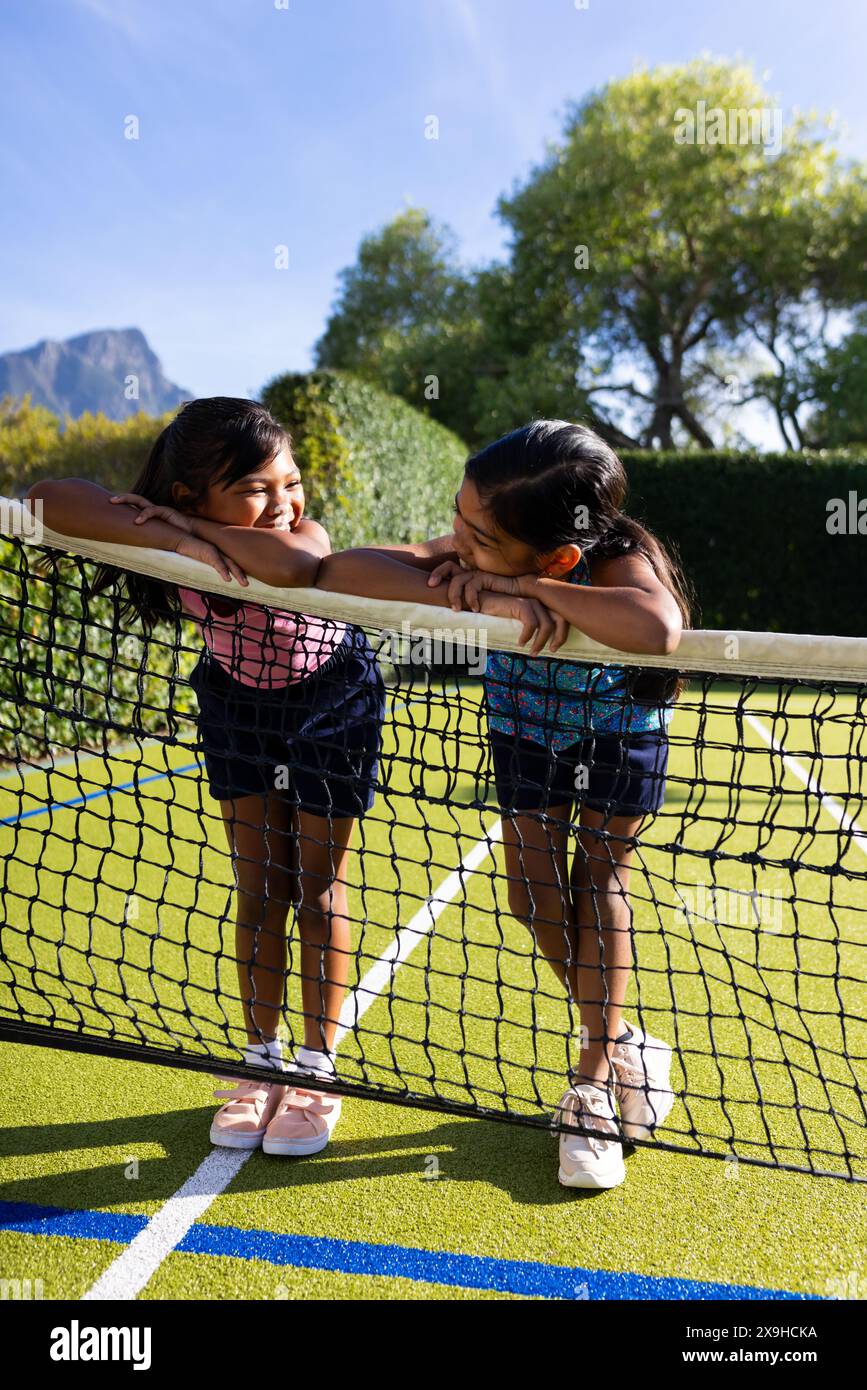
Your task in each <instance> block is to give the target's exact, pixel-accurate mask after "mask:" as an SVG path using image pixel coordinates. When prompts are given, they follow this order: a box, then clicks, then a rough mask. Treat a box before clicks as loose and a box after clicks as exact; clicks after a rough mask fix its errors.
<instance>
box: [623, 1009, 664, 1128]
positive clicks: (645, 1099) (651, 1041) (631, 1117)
mask: <svg viewBox="0 0 867 1390" xmlns="http://www.w3.org/2000/svg"><path fill="white" fill-rule="evenodd" d="M623 1027H624V1028H628V1029H629V1031H630V1032H631V1034H632V1037H631V1038H630V1040H629V1041H628V1042H622V1043H616V1044H615V1046H614V1051H613V1053H612V1056H611V1064H612V1066H613V1067H614V1075H615V1077H616V1085H615V1087H614V1094H615V1096H616V1098H617V1104H618V1105H619V1107H620V1118H621V1122H622V1124H623V1133H624V1134H625V1135H626V1137H627V1138H628V1139H649V1138H650V1136H651V1134H652V1133H653V1131H654V1130H655V1129H656V1128H657V1126H658V1125H661V1124H662V1122H663V1120H664V1119H665V1118H666V1116H667V1115H668V1114H669V1112H670V1110H671V1107H672V1106H673V1105H674V1101H675V1095H674V1092H673V1091H672V1089H671V1083H670V1080H669V1078H670V1075H671V1058H672V1052H671V1048H670V1047H669V1045H668V1043H667V1042H663V1041H662V1039H661V1038H652V1037H651V1036H650V1034H649V1033H643V1032H642V1031H641V1029H640V1028H637V1027H636V1026H635V1024H633V1023H627V1022H626V1020H625V1019H624V1021H623Z"/></svg>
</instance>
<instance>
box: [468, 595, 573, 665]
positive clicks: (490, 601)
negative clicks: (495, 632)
mask: <svg viewBox="0 0 867 1390" xmlns="http://www.w3.org/2000/svg"><path fill="white" fill-rule="evenodd" d="M494 577H495V578H496V577H497V576H494ZM483 611H484V612H485V613H490V614H491V615H492V616H493V617H497V618H516V619H517V620H518V622H519V623H520V624H521V635H520V637H519V638H518V643H519V645H520V646H522V647H523V646H526V645H527V643H528V642H532V644H533V645H532V647H531V648H530V655H531V656H538V655H539V653H540V651H541V650H542V648H543V647H544V646H546V645H547V646H548V647H549V648H550V650H551V651H552V652H556V651H557V649H558V647H562V645H563V643H564V642H565V641H566V638H567V637H568V635H569V624H568V622H567V621H566V619H565V618H562V617H561V616H560V614H559V613H552V612H551V610H550V609H549V608H546V606H545V604H544V603H540V602H539V600H538V599H535V598H520V597H519V596H518V595H517V594H499V593H495V592H494V591H493V590H487V592H486V593H485V600H484V607H483Z"/></svg>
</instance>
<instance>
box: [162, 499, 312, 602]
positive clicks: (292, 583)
mask: <svg viewBox="0 0 867 1390" xmlns="http://www.w3.org/2000/svg"><path fill="white" fill-rule="evenodd" d="M190 520H191V521H192V529H193V535H194V536H199V537H201V538H202V540H206V541H210V542H211V544H212V545H215V546H216V547H217V549H218V550H221V551H222V552H223V554H224V555H228V556H229V558H230V559H231V560H234V561H235V563H236V564H238V565H240V566H241V568H242V569H243V570H244V572H245V573H246V574H248V575H250V576H251V577H252V578H253V579H258V580H259V581H260V582H261V583H262V584H270V585H271V587H272V588H274V589H312V588H313V586H314V584H315V583H316V575H317V573H318V571H319V566H320V565H321V563H322V561H323V559H324V557H325V556H326V555H330V553H331V544H330V542H329V540H328V532H327V531H326V530H325V528H324V527H322V526H320V525H319V522H318V521H310V520H308V519H307V517H303V518H302V520H301V521H300V522H299V523H298V525H297V526H296V527H295V530H294V531H277V530H273V531H271V530H265V529H264V528H263V527H258V528H257V527H255V526H224V525H223V523H222V522H219V521H207V520H206V519H205V518H204V517H200V516H191V517H190ZM145 524H146V525H149V524H150V523H145Z"/></svg>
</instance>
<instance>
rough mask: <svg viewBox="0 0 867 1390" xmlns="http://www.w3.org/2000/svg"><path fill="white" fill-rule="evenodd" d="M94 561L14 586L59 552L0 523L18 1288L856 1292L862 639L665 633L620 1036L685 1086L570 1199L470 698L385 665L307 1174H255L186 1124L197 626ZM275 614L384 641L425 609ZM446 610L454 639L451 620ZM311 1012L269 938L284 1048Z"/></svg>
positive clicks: (538, 1009)
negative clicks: (323, 1136) (359, 628)
mask: <svg viewBox="0 0 867 1390" xmlns="http://www.w3.org/2000/svg"><path fill="white" fill-rule="evenodd" d="M49 539H50V538H49ZM77 544H78V543H76V545H77ZM98 550H99V547H97V546H91V547H89V549H88V550H87V556H86V557H85V554H84V552H82V553H81V554H80V555H77V556H76V558H75V559H74V560H71V561H68V562H66V564H65V566H64V567H61V568H60V569H57V568H56V567H55V568H48V567H44V566H43V572H41V571H40V565H39V563H37V561H38V560H40V559H41V560H43V561H44V560H45V558H46V557H47V556H48V554H49V552H46V551H44V550H42V549H40V548H39V547H36V546H34V545H32V544H23V543H22V542H21V541H20V540H18V539H14V538H10V539H9V540H7V541H6V542H5V543H4V551H3V563H2V568H0V580H2V596H0V686H2V695H3V714H2V727H0V745H2V746H0V752H2V755H3V758H4V764H3V767H2V769H0V845H2V874H3V878H2V907H0V1035H2V1036H3V1037H4V1038H5V1039H6V1041H4V1043H3V1058H4V1062H5V1064H6V1065H5V1075H6V1077H7V1085H6V1086H5V1087H4V1091H3V1097H2V1102H0V1108H2V1110H3V1112H4V1113H3V1118H2V1122H0V1123H2V1127H3V1135H4V1158H3V1170H2V1171H3V1177H2V1187H0V1198H2V1205H0V1247H2V1249H3V1261H2V1269H3V1271H4V1273H5V1274H6V1275H7V1277H9V1278H11V1279H19V1280H28V1279H29V1280H31V1281H36V1280H41V1281H42V1285H43V1288H44V1296H45V1297H81V1296H83V1295H84V1294H86V1293H88V1292H90V1295H91V1296H92V1297H134V1296H140V1297H143V1298H165V1297H168V1298H178V1297H187V1298H250V1297H254V1298H259V1297H262V1298H295V1297H311V1296H313V1297H316V1296H321V1297H329V1298H341V1297H348V1298H357V1297H368V1298H377V1297H385V1298H394V1297H397V1298H431V1297H442V1298H453V1297H480V1296H484V1297H555V1298H564V1297H565V1298H618V1297H629V1298H642V1297H644V1298H646V1297H656V1298H684V1297H702V1298H714V1299H716V1298H724V1297H768V1296H769V1292H770V1296H778V1297H783V1296H795V1297H805V1296H806V1297H811V1298H817V1297H818V1298H829V1297H830V1298H837V1297H845V1298H849V1297H863V1296H864V1293H865V1291H867V1271H865V1269H864V1267H863V1248H864V1242H863V1215H862V1213H863V1189H862V1188H861V1185H860V1184H861V1182H863V1180H864V1178H865V1177H867V1144H865V1118H867V1116H865V1110H864V1083H865V1075H867V1060H865V1059H867V1047H865V1041H867V1021H865V1012H867V1011H865V987H864V961H865V947H867V932H865V926H867V821H865V813H864V795H865V786H867V772H865V753H867V736H865V732H864V729H865V723H864V716H865V708H867V702H865V695H867V655H865V651H867V641H861V640H860V639H821V640H820V639H806V638H805V639H787V638H783V637H780V636H779V635H776V636H774V635H770V636H763V635H757V634H740V635H738V634H716V633H704V634H699V633H694V634H688V635H687V637H686V638H685V640H684V646H683V648H682V649H681V650H680V651H679V652H678V654H677V656H676V658H669V659H667V662H666V659H664V658H663V659H660V665H659V668H658V669H659V670H661V671H662V672H663V673H664V674H666V675H670V673H671V672H672V670H674V669H677V670H680V671H681V672H683V673H684V674H685V676H686V677H687V679H688V684H687V686H686V689H685V690H684V692H683V693H682V695H681V696H680V699H679V700H678V702H677V706H676V710H675V714H674V717H673V721H672V724H671V728H670V762H669V769H668V780H667V789H666V798H665V803H664V807H663V810H662V812H661V813H660V814H659V815H658V816H657V817H655V818H654V819H653V820H652V821H651V822H649V823H648V824H647V826H646V828H643V829H642V831H641V833H640V836H639V843H638V845H637V846H636V852H635V862H634V867H633V871H632V880H631V884H630V904H631V908H632V928H633V940H634V952H635V960H636V969H635V970H634V972H633V976H632V981H631V984H630V993H629V996H628V1002H627V1008H626V1016H627V1018H630V1019H634V1020H635V1021H636V1022H638V1023H640V1025H641V1026H642V1027H643V1028H644V1029H645V1030H646V1031H647V1032H650V1033H652V1034H655V1035H657V1036H660V1037H662V1038H665V1039H666V1040H667V1041H668V1042H669V1043H671V1045H672V1046H673V1048H674V1055H675V1071H674V1074H673V1078H672V1080H673V1087H674V1090H675V1092H676V1093H677V1098H678V1099H677V1103H676V1104H675V1106H674V1108H673V1110H672V1112H671V1114H670V1116H669V1117H668V1118H667V1120H666V1121H665V1123H664V1124H663V1125H662V1126H661V1127H660V1128H659V1130H658V1131H657V1132H656V1133H655V1135H654V1136H653V1138H652V1139H650V1140H649V1141H647V1142H646V1143H639V1144H637V1145H635V1146H632V1147H630V1149H629V1150H628V1158H627V1170H628V1178H627V1182H626V1183H625V1184H624V1186H623V1187H622V1188H619V1189H617V1190H616V1191H613V1192H610V1193H604V1194H594V1195H592V1196H590V1195H589V1194H581V1193H575V1192H567V1191H564V1190H563V1189H562V1188H560V1187H559V1186H558V1183H557V1165H556V1143H555V1138H556V1136H555V1135H552V1133H551V1131H550V1120H551V1115H552V1111H553V1109H554V1107H555V1105H556V1103H557V1101H558V1099H559V1097H560V1095H561V1093H562V1091H563V1087H564V1084H565V1077H566V1076H567V1073H568V1070H569V1066H570V1064H574V1053H573V1051H572V1048H573V1046H574V1036H575V1031H576V1027H577V1020H576V1018H575V1017H573V1016H571V1015H570V1010H569V1008H568V1007H567V1004H566V1001H565V999H564V997H563V994H562V992H561V991H560V990H559V988H558V986H557V985H556V981H555V979H554V976H553V974H552V973H551V972H550V970H549V969H548V968H547V966H546V965H545V964H544V962H542V961H541V960H540V958H539V957H538V955H537V954H536V952H535V949H534V944H533V937H532V934H531V933H529V932H528V931H527V929H526V928H525V927H524V926H521V925H520V924H519V923H518V922H517V921H516V920H515V918H514V917H513V916H512V915H511V914H510V911H509V904H508V895H507V886H508V885H507V882H506V873H505V864H504V858H503V845H502V825H501V820H500V813H499V809H498V805H497V800H496V797H495V795H494V786H493V781H492V779H491V775H490V770H489V766H488V759H487V747H486V738H485V716H484V709H483V692H482V687H481V684H480V682H479V681H478V679H477V677H475V676H473V675H472V674H470V673H468V672H467V670H466V669H462V668H460V667H458V668H453V667H450V666H448V665H445V666H444V665H443V664H442V663H439V664H438V665H437V667H436V669H434V670H424V669H420V668H419V667H417V666H416V667H415V668H413V669H409V668H407V667H406V666H403V665H401V664H397V665H394V664H393V663H392V664H390V663H387V662H386V661H385V660H383V671H384V674H385V675H386V679H387V694H388V702H387V703H388V712H387V718H386V723H385V727H384V734H383V739H384V742H383V752H382V758H381V774H380V777H381V785H380V790H379V794H378V796H377V800H376V803H375V805H374V808H373V810H372V811H371V812H370V813H369V815H368V816H367V817H365V819H364V820H363V822H362V824H361V826H360V828H359V831H358V832H357V835H356V839H355V841H354V843H353V850H352V853H351V856H350V861H349V865H350V867H349V873H348V878H349V884H350V918H351V921H352V923H353V942H352V952H353V953H352V959H351V975H350V991H349V995H348V997H347V1001H346V1003H345V1005H344V1007H343V1010H342V1012H341V1016H340V1025H339V1034H340V1044H339V1054H338V1055H339V1083H338V1088H339V1089H340V1090H341V1091H342V1093H343V1094H344V1095H345V1096H346V1097H347V1099H346V1100H345V1101H344V1113H343V1118H342V1120H341V1123H340V1125H339V1127H338V1129H337V1131H336V1133H335V1136H334V1138H333V1139H332V1141H331V1143H330V1144H329V1146H328V1148H327V1150H325V1152H323V1153H322V1154H320V1155H317V1156H316V1157H314V1158H309V1159H288V1160H287V1159H279V1158H269V1157H268V1156H266V1155H264V1154H262V1153H254V1154H253V1155H252V1156H250V1155H247V1154H241V1153H237V1152H232V1151H228V1150H216V1149H214V1150H212V1149H211V1146H210V1144H209V1142H208V1128H209V1124H210V1119H211V1116H212V1114H213V1109H214V1103H213V1102H212V1100H211V1089H212V1087H213V1085H214V1084H216V1083H214V1082H213V1081H212V1080H211V1078H210V1076H209V1073H210V1072H212V1071H221V1072H222V1073H223V1074H224V1075H249V1074H251V1073H252V1071H253V1070H254V1069H250V1068H245V1067H244V1066H242V1065H240V1063H241V1052H242V1049H243V1046H244V1028H243V1018H242V1012H241V1003H240V999H239V994H238V982H237V971H236V962H235V947H234V918H233V901H234V884H233V873H232V863H231V860H230V858H229V855H228V854H227V851H226V839H225V835H224V831H223V826H222V824H221V822H220V819H219V816H218V815H217V814H216V809H215V803H214V802H213V801H211V800H210V799H209V798H208V796H207V793H206V790H205V788H204V785H203V780H202V768H201V758H200V754H199V750H198V748H197V743H196V722H195V714H196V705H195V695H194V693H193V692H192V691H191V690H190V689H189V687H188V684H187V677H188V674H189V670H190V668H191V665H192V664H193V663H194V661H195V659H196V656H197V654H198V650H199V649H200V645H201V639H200V638H199V637H198V636H197V634H196V632H195V630H194V629H192V628H191V627H190V626H189V625H186V624H178V625H177V629H176V630H175V631H168V630H167V629H166V628H164V629H163V630H162V631H161V633H160V634H159V635H158V636H157V638H155V639H151V640H150V641H149V642H145V641H143V640H142V639H141V638H140V636H138V635H137V634H136V631H135V629H134V627H133V626H132V625H131V624H130V623H129V622H128V621H127V622H126V625H124V623H123V622H121V621H120V620H119V618H118V613H117V603H116V600H114V599H113V598H112V597H111V595H108V596H105V597H101V598H99V599H97V600H94V599H89V598H88V597H87V595H86V589H85V583H86V579H87V576H88V574H89V573H91V572H92V570H93V565H92V559H93V558H94V557H95V556H96V552H97V551H98ZM144 554H145V552H141V551H137V552H135V555H136V559H137V561H138V562H141V558H142V556H143V555H144ZM149 554H150V553H149ZM115 555H117V551H115ZM156 560H157V561H158V563H159V565H160V566H168V565H169V562H171V566H174V567H178V574H177V575H176V576H174V577H176V578H182V579H183V580H184V582H185V583H187V584H189V583H191V582H192V583H193V584H194V585H195V584H196V583H198V584H199V585H200V586H201V585H202V572H201V570H199V568H198V567H195V566H194V565H193V562H191V561H184V560H182V559H180V558H179V557H174V556H171V557H169V556H162V555H161V556H159V557H156ZM155 563H156V561H155ZM197 571H198V572H197ZM170 577H171V576H170ZM205 586H206V587H207V588H208V590H209V591H210V589H211V588H213V590H214V591H215V592H216V591H219V590H220V585H219V582H216V583H215V584H214V585H213V586H212V585H211V584H210V581H207V580H206V581H205ZM260 592H261V595H264V596H265V597H266V598H267V597H269V596H270V597H271V598H272V600H273V591H267V590H264V589H262V590H261V591H260ZM312 605H318V606H312ZM286 606H288V605H286ZM304 611H305V612H306V611H313V612H320V613H321V614H322V615H323V616H324V617H325V618H329V619H335V620H336V619H339V618H344V619H346V620H350V621H355V622H358V623H361V624H362V625H363V626H364V627H365V629H366V630H367V631H368V632H369V634H370V638H371V641H372V642H373V643H375V644H379V645H380V646H381V643H382V635H383V632H384V631H386V632H390V631H397V632H401V631H402V630H403V631H405V630H406V629H405V628H403V626H402V625H403V624H405V623H408V624H409V625H410V627H411V628H412V630H413V631H422V630H425V629H423V627H422V624H423V623H424V622H426V623H427V625H428V628H432V627H433V626H434V625H435V626H436V627H437V628H441V627H442V626H443V624H444V623H445V618H444V616H443V615H442V614H440V613H437V614H436V615H435V616H436V623H435V624H433V623H432V614H431V612H428V613H420V612H419V610H418V609H414V610H413V611H412V612H411V613H409V612H407V611H405V610H401V609H400V606H395V605H386V604H374V603H367V602H363V601H354V600H349V599H345V598H338V597H335V596H330V595H329V596H326V595H316V596H315V598H314V597H313V596H311V595H309V594H305V595H304ZM462 617H463V618H465V619H466V623H465V625H464V627H463V628H462V627H461V623H460V622H458V621H457V619H456V615H451V614H450V615H449V629H450V633H449V636H450V640H452V641H454V640H455V639H456V638H457V637H459V636H460V635H461V633H463V635H464V636H466V635H467V633H475V634H476V635H478V629H479V626H480V621H479V620H476V619H474V618H472V615H462ZM484 636H485V637H486V638H487V640H488V641H489V643H490V645H491V646H492V647H497V646H507V645H508V644H509V643H510V642H511V641H512V640H513V634H512V633H511V631H510V628H509V625H508V624H499V625H498V624H496V623H494V622H489V623H488V624H486V625H484ZM442 638H443V633H442V632H441V633H440V640H442ZM573 652H574V654H575V656H576V658H577V657H579V656H580V655H582V654H583V656H584V659H585V661H587V660H589V659H593V660H594V661H595V662H598V663H600V667H601V668H604V655H605V654H604V652H600V649H598V648H595V647H594V646H593V644H587V643H585V644H584V647H583V648H582V647H581V645H580V639H577V638H576V639H572V645H570V648H569V653H570V655H572V654H573ZM393 654H394V653H393V650H392V652H391V655H393ZM604 849H605V841H604V835H603V836H602V837H601V839H600V853H603V852H604ZM301 1024H302V1007H301V999H300V989H299V984H298V971H297V963H293V955H292V949H291V945H290V960H289V970H288V972H287V994H286V1003H285V1009H284V1036H285V1041H286V1043H287V1045H289V1046H294V1045H295V1044H296V1043H297V1042H298V1041H300V1038H301ZM143 1061H144V1062H145V1064H143ZM384 1101H390V1102H393V1101H397V1102H400V1103H399V1104H397V1105H395V1104H386V1103H382V1102H384ZM504 1120H505V1121H508V1122H509V1123H501V1122H499V1121H504ZM495 1121H498V1122H495Z"/></svg>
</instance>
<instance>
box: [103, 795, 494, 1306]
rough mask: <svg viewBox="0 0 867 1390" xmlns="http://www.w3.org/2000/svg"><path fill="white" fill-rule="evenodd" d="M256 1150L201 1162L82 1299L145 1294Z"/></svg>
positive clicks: (408, 933) (382, 965) (383, 966)
mask: <svg viewBox="0 0 867 1390" xmlns="http://www.w3.org/2000/svg"><path fill="white" fill-rule="evenodd" d="M501 833H502V826H501V823H500V821H499V820H497V821H494V822H493V823H492V824H491V825H490V826H488V828H487V829H486V831H485V838H484V839H483V840H479V841H478V842H477V843H476V844H475V845H474V846H473V848H472V849H471V850H470V852H469V854H468V855H467V856H466V858H465V859H464V860H463V861H462V863H461V867H460V868H459V869H456V870H455V871H454V873H451V874H449V875H448V877H447V878H446V879H444V881H443V882H442V884H441V885H440V887H439V888H438V889H437V891H436V892H435V893H434V894H432V896H431V897H430V898H428V900H427V901H426V902H425V903H423V904H422V906H421V907H420V908H419V910H418V912H417V913H416V914H415V916H414V917H413V918H412V921H411V922H410V923H409V924H408V925H407V926H405V927H402V928H401V930H400V931H399V932H397V934H396V936H395V938H394V940H393V941H392V943H391V945H390V946H389V947H388V949H387V950H385V951H384V952H383V953H382V955H381V956H380V957H379V959H378V960H377V961H376V962H375V964H374V965H372V966H371V967H370V969H369V970H368V971H367V973H366V975H365V976H364V977H363V979H361V980H360V981H359V982H358V984H357V985H356V987H355V989H354V990H353V991H352V992H351V994H349V995H348V996H347V999H346V1001H345V1003H344V1005H343V1008H342V1009H341V1011H340V1020H339V1023H338V1027H337V1034H336V1038H335V1047H337V1046H339V1044H340V1042H341V1040H342V1039H343V1038H344V1037H345V1036H346V1034H347V1033H348V1032H349V1031H350V1030H351V1029H352V1028H353V1027H354V1026H355V1024H356V1023H357V1022H358V1021H359V1019H360V1018H362V1017H363V1016H364V1014H365V1013H366V1012H367V1010H368V1009H369V1008H370V1006H371V1004H373V1003H375V1002H376V1000H377V999H378V998H379V995H380V993H381V991H382V990H383V988H384V987H385V985H386V984H388V983H389V981H391V980H393V979H394V974H395V971H396V970H398V969H399V967H400V966H401V965H402V964H403V963H404V961H405V960H407V959H408V958H409V956H410V955H411V953H412V952H413V951H414V950H415V948H416V946H417V945H418V944H419V942H420V941H423V940H424V938H425V937H426V936H429V935H430V933H431V932H432V931H433V928H434V925H435V923H436V920H437V918H438V917H439V916H440V914H441V913H442V912H443V911H444V910H445V908H446V907H448V905H449V903H450V902H452V900H453V899H454V897H455V896H456V894H457V893H458V892H459V891H460V890H461V888H462V887H463V884H464V881H465V879H466V878H467V877H468V876H469V875H470V874H472V873H474V872H475V870H476V869H477V868H478V866H479V865H480V864H481V862H482V860H483V859H484V858H485V857H486V856H487V855H488V854H489V853H490V851H491V845H492V844H493V843H494V842H495V841H497V840H499V838H500V835H501ZM256 1152H257V1150H255V1149H221V1148H214V1149H212V1150H211V1152H210V1153H209V1154H208V1156H207V1158H206V1159H204V1161H203V1162H202V1163H200V1164H199V1166H198V1168H197V1169H196V1171H195V1173H193V1174H192V1176H191V1177H189V1178H188V1179H187V1181H186V1182H185V1183H184V1184H183V1186H182V1187H179V1188H178V1190H177V1192H175V1193H174V1194H173V1195H172V1196H171V1197H169V1198H168V1200H167V1201H166V1202H164V1204H163V1205H162V1206H161V1207H160V1209H159V1211H158V1212H156V1213H155V1214H154V1215H153V1216H152V1217H151V1219H150V1221H149V1222H148V1224H147V1225H146V1226H145V1228H144V1230H142V1231H139V1233H138V1235H137V1236H135V1237H134V1239H133V1240H131V1241H130V1243H129V1245H127V1246H126V1247H125V1249H123V1250H122V1251H121V1253H120V1254H119V1255H118V1256H117V1258H116V1259H115V1260H112V1262H111V1264H110V1265H109V1266H108V1268H107V1269H106V1270H104V1271H103V1273H102V1274H101V1275H100V1276H99V1278H98V1279H97V1281H96V1283H95V1284H93V1285H92V1286H91V1287H90V1288H89V1289H88V1290H87V1292H86V1293H85V1294H83V1295H82V1298H83V1300H84V1301H103V1300H106V1299H120V1300H125V1301H126V1300H130V1299H134V1298H136V1297H137V1296H138V1294H140V1293H141V1291H142V1289H143V1288H144V1287H145V1285H146V1284H148V1283H149V1282H150V1280H151V1279H152V1278H153V1276H154V1274H155V1273H156V1271H157V1270H158V1269H159V1267H160V1265H161V1264H162V1262H163V1260H164V1259H165V1258H166V1256H167V1255H170V1254H171V1252H172V1251H173V1250H174V1249H175V1248H176V1246H177V1245H178V1244H179V1243H180V1242H181V1241H182V1240H183V1238H184V1236H185V1235H186V1233H187V1231H188V1230H189V1229H190V1227H191V1226H192V1225H193V1224H194V1222H196V1221H197V1220H198V1219H199V1217H201V1216H202V1215H203V1214H204V1213H205V1212H206V1211H207V1209H208V1207H209V1206H210V1205H211V1203H212V1202H214V1201H215V1200H216V1198H217V1197H219V1196H220V1193H221V1192H224V1191H225V1189H226V1188H227V1187H228V1186H229V1184H230V1183H231V1182H232V1181H233V1180H234V1179H235V1178H236V1177H237V1175H238V1173H240V1171H241V1169H242V1168H243V1166H244V1164H245V1163H246V1162H247V1159H248V1158H250V1157H251V1156H252V1154H254V1153H256Z"/></svg>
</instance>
